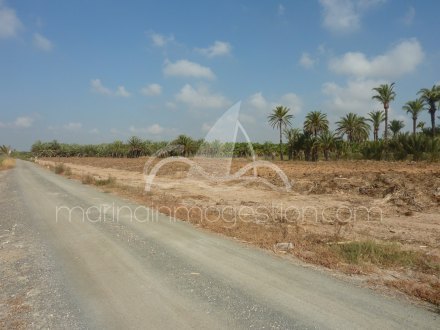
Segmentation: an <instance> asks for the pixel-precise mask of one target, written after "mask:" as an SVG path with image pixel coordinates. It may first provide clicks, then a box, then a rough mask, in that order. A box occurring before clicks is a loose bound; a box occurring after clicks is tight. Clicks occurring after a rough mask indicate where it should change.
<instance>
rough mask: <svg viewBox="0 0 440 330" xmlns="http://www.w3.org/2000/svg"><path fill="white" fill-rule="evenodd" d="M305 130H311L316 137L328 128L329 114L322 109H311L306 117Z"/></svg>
mask: <svg viewBox="0 0 440 330" xmlns="http://www.w3.org/2000/svg"><path fill="white" fill-rule="evenodd" d="M304 130H305V131H307V132H310V133H311V134H313V135H314V136H315V137H317V136H318V134H319V133H321V132H324V131H327V130H328V119H327V114H325V113H322V112H321V111H311V112H309V113H308V114H307V115H306V119H305V121H304Z"/></svg>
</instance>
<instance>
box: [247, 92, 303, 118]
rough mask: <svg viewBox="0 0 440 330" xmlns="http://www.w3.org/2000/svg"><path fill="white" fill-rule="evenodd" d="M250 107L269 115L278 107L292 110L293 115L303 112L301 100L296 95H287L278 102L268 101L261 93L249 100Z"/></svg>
mask: <svg viewBox="0 0 440 330" xmlns="http://www.w3.org/2000/svg"><path fill="white" fill-rule="evenodd" d="M247 104H248V106H250V107H252V108H254V109H256V110H258V111H259V112H260V113H268V112H270V110H271V109H273V108H275V107H276V106H278V105H283V106H286V107H288V108H290V110H291V112H292V113H299V112H301V110H302V101H301V98H300V97H299V96H298V95H296V94H295V93H286V94H284V95H282V96H281V97H280V98H279V99H278V100H275V101H270V102H269V101H267V100H266V99H265V97H264V96H263V94H262V93H261V92H258V93H255V94H253V95H251V96H250V97H249V98H248V100H247Z"/></svg>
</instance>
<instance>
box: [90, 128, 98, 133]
mask: <svg viewBox="0 0 440 330" xmlns="http://www.w3.org/2000/svg"><path fill="white" fill-rule="evenodd" d="M89 133H90V134H99V129H97V128H92V129H91V130H90V131H89Z"/></svg>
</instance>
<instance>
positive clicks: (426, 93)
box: [417, 85, 440, 137]
mask: <svg viewBox="0 0 440 330" xmlns="http://www.w3.org/2000/svg"><path fill="white" fill-rule="evenodd" d="M417 94H420V98H421V99H422V101H423V102H425V103H426V104H427V105H428V106H429V109H428V111H429V114H430V115H431V130H432V136H433V137H434V136H435V112H436V111H437V107H436V104H435V103H436V102H437V101H439V100H440V86H436V85H434V86H432V88H431V89H428V88H422V89H421V90H419V92H418V93H417Z"/></svg>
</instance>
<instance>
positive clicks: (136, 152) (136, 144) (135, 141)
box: [127, 136, 143, 158]
mask: <svg viewBox="0 0 440 330" xmlns="http://www.w3.org/2000/svg"><path fill="white" fill-rule="evenodd" d="M127 144H128V148H129V154H130V157H133V158H137V157H139V156H140V155H141V153H142V149H143V142H142V140H141V139H140V138H138V137H137V136H132V137H131V138H130V139H129V140H128V141H127Z"/></svg>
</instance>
